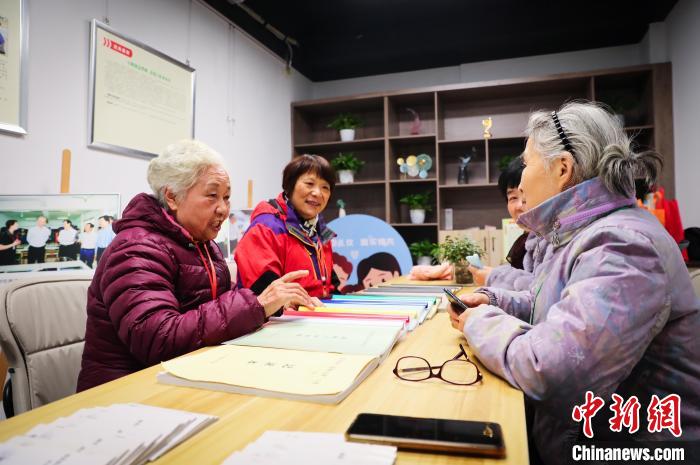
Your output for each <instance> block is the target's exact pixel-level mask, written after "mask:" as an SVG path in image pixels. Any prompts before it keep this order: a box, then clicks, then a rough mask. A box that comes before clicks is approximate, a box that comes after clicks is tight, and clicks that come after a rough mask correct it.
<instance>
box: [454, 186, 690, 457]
mask: <svg viewBox="0 0 700 465" xmlns="http://www.w3.org/2000/svg"><path fill="white" fill-rule="evenodd" d="M519 223H521V224H522V225H523V226H524V227H526V228H527V229H529V230H530V231H534V232H535V233H536V234H538V235H539V236H541V237H543V238H544V239H545V240H546V241H547V242H548V243H549V244H551V246H552V253H551V254H548V255H547V256H546V257H545V258H544V260H543V261H542V263H540V264H538V265H537V266H536V268H535V273H534V274H535V276H536V278H535V280H534V282H533V285H532V287H531V289H530V290H527V291H520V292H517V291H506V290H503V289H498V288H484V292H485V293H487V294H488V295H489V297H490V300H491V303H492V305H481V306H479V307H477V308H475V309H474V310H472V312H471V314H470V317H469V318H468V319H467V321H466V324H465V327H464V334H465V336H466V337H467V340H468V341H469V344H470V347H471V348H472V350H473V351H474V353H475V354H476V355H477V357H478V358H479V360H481V362H482V363H483V364H484V365H485V366H486V367H488V368H489V370H491V371H492V372H494V373H496V374H497V375H499V376H501V377H503V378H504V379H506V380H507V381H508V382H509V383H510V384H512V385H513V386H515V387H517V388H519V389H521V390H522V391H523V392H524V393H525V395H526V397H527V401H528V402H529V403H530V406H531V407H533V410H534V418H533V425H532V431H530V433H531V434H532V435H533V436H534V440H535V443H536V445H537V448H538V450H539V452H540V455H541V456H542V458H543V459H544V460H545V462H547V463H560V462H561V461H562V460H564V459H565V458H566V457H570V456H571V455H570V454H571V448H570V444H571V442H573V441H577V440H580V439H581V437H582V435H580V431H581V424H579V423H577V422H575V421H573V420H572V410H573V407H574V406H575V405H580V404H583V402H584V396H585V392H586V391H587V390H590V391H592V392H593V393H594V394H595V395H597V396H599V397H601V398H603V400H604V401H605V407H604V409H602V410H601V411H600V412H598V414H597V415H596V416H595V417H594V418H593V420H594V438H595V439H596V440H668V439H674V437H673V436H672V435H671V434H670V432H669V431H668V430H664V431H663V432H661V433H653V434H652V433H649V432H648V431H647V414H646V408H647V406H648V405H649V401H650V398H651V396H652V395H653V394H656V395H657V396H659V398H663V397H665V396H666V395H668V394H678V395H679V396H680V397H681V425H682V431H683V434H682V437H681V439H682V440H684V441H697V440H699V439H700V337H699V336H700V299H698V298H697V297H696V296H695V294H694V292H693V287H692V286H691V283H690V278H689V275H688V270H687V268H686V266H685V264H684V263H683V259H682V257H681V254H680V251H679V248H678V245H677V244H676V243H675V241H674V240H673V239H672V238H671V236H670V235H669V234H668V233H667V232H666V231H665V230H664V229H663V227H662V226H661V224H660V223H659V222H658V221H657V220H656V218H654V217H653V216H652V215H651V214H649V213H648V212H646V211H645V210H642V209H640V208H636V206H635V201H634V199H631V198H624V197H621V196H619V195H616V194H613V193H611V192H610V191H608V190H607V189H606V188H605V187H604V185H603V183H602V182H601V180H600V179H598V178H595V179H591V180H588V181H585V182H583V183H581V184H578V185H576V186H574V187H573V188H571V189H568V190H566V191H564V192H562V193H560V194H558V195H556V196H554V197H552V198H551V199H549V200H547V201H546V202H544V203H542V204H541V205H539V206H538V207H536V208H533V209H532V210H530V211H528V212H527V213H524V214H523V215H521V216H520V219H519ZM613 393H617V394H619V395H620V396H622V397H623V398H624V399H625V400H627V399H628V398H629V397H630V396H632V395H636V396H637V397H638V399H639V402H640V403H641V406H642V408H641V411H640V418H639V419H640V429H639V431H638V432H636V433H635V434H632V435H622V433H612V432H611V431H610V428H609V425H608V419H609V418H610V416H611V410H610V408H609V407H610V405H611V395H612V394H613ZM623 431H625V430H624V429H623Z"/></svg>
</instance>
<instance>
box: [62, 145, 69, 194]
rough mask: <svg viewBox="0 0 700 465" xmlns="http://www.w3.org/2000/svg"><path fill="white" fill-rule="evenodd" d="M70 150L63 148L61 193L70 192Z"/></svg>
mask: <svg viewBox="0 0 700 465" xmlns="http://www.w3.org/2000/svg"><path fill="white" fill-rule="evenodd" d="M70 155H71V153H70V150H68V149H63V158H62V160H61V194H68V193H69V192H70Z"/></svg>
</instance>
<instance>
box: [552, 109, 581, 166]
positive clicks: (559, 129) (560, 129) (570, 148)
mask: <svg viewBox="0 0 700 465" xmlns="http://www.w3.org/2000/svg"><path fill="white" fill-rule="evenodd" d="M552 119H553V120H554V127H555V128H557V133H559V139H561V143H562V144H563V145H564V148H565V149H566V151H567V152H569V153H570V154H571V155H572V156H573V157H574V159H575V158H576V154H575V153H574V148H573V146H572V145H571V142H569V138H568V137H567V136H566V132H565V131H564V128H563V127H561V123H560V122H559V117H558V116H557V112H556V110H554V111H552Z"/></svg>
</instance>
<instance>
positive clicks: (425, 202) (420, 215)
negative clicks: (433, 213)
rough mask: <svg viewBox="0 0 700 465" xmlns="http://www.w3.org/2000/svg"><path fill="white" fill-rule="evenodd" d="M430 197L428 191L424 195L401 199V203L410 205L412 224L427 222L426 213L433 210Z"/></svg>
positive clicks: (407, 196) (410, 195) (408, 196)
mask: <svg viewBox="0 0 700 465" xmlns="http://www.w3.org/2000/svg"><path fill="white" fill-rule="evenodd" d="M430 196H431V193H430V191H426V192H424V193H423V194H408V195H406V196H404V197H401V199H399V202H401V203H405V204H406V205H408V209H409V214H410V215H411V223H413V224H423V223H424V222H425V212H427V211H430V210H432V207H431V206H430Z"/></svg>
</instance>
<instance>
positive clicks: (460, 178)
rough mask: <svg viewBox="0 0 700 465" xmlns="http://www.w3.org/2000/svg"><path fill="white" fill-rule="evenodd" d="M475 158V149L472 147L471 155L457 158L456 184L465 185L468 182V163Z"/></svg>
mask: <svg viewBox="0 0 700 465" xmlns="http://www.w3.org/2000/svg"><path fill="white" fill-rule="evenodd" d="M475 156H476V147H472V153H471V155H464V156H462V157H459V171H458V173H457V184H467V183H468V182H469V171H468V170H467V168H468V166H469V162H470V161H472V158H473V157H475Z"/></svg>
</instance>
